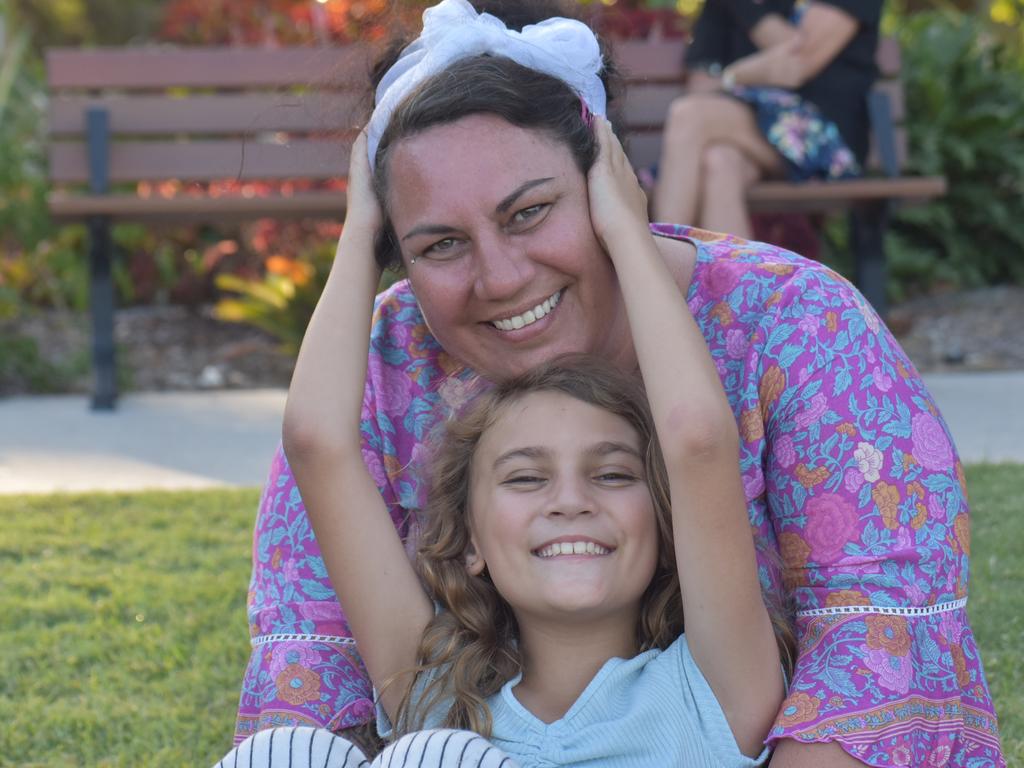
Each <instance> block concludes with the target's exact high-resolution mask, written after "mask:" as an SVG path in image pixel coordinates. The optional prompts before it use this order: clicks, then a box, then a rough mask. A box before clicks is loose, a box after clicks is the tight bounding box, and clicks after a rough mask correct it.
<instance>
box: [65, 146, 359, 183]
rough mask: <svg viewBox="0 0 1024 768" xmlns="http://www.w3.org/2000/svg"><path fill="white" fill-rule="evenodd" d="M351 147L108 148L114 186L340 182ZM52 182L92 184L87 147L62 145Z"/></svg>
mask: <svg viewBox="0 0 1024 768" xmlns="http://www.w3.org/2000/svg"><path fill="white" fill-rule="evenodd" d="M350 148H351V142H350V141H343V140H336V139H299V140H293V141H290V142H289V143H288V144H266V143H258V142H252V143H243V142H241V141H237V140H234V141H191V142H188V143H187V144H176V143H174V142H165V141H122V142H117V143H114V144H112V145H111V147H110V175H109V178H110V181H111V182H112V183H119V182H129V181H144V180H156V179H182V180H186V181H213V180H216V179H237V180H240V181H250V180H255V179H287V178H292V177H297V178H308V179H334V178H341V177H343V176H345V175H346V174H347V173H348V156H349V149H350ZM50 178H51V179H52V180H53V181H56V182H60V183H72V184H82V183H85V182H87V181H88V180H89V159H88V154H87V149H86V145H85V144H80V143H69V142H59V143H56V144H54V145H53V146H52V147H51V151H50Z"/></svg>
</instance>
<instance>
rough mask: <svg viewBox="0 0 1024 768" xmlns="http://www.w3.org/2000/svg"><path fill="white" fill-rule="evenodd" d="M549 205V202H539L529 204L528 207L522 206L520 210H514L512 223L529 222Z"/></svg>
mask: <svg viewBox="0 0 1024 768" xmlns="http://www.w3.org/2000/svg"><path fill="white" fill-rule="evenodd" d="M550 207H551V206H550V204H549V203H539V204H537V205H531V206H530V207H529V208H523V209H522V210H520V211H516V212H515V213H514V214H512V223H513V224H526V223H528V222H531V221H533V220H534V219H536V218H537V217H539V216H540V215H541V214H542V213H543V212H544V211H546V210H547V209H548V208H550Z"/></svg>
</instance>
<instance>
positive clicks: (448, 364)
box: [414, 350, 465, 380]
mask: <svg viewBox="0 0 1024 768" xmlns="http://www.w3.org/2000/svg"><path fill="white" fill-rule="evenodd" d="M437 364H438V366H439V367H440V368H441V370H442V371H444V375H445V376H451V375H452V374H453V373H455V372H456V371H461V370H462V369H463V368H464V367H465V366H464V365H463V364H462V363H460V362H459V361H458V360H456V359H455V358H454V357H452V356H451V355H449V354H448V353H447V352H445V351H443V350H442V351H441V352H439V353H438V355H437ZM416 375H417V376H419V373H417V374H416ZM414 380H415V379H414Z"/></svg>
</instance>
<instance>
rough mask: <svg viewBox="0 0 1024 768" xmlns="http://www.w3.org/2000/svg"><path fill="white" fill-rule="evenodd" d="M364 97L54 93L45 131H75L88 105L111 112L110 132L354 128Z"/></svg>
mask: <svg viewBox="0 0 1024 768" xmlns="http://www.w3.org/2000/svg"><path fill="white" fill-rule="evenodd" d="M365 103H366V97H365V95H363V94H359V93H355V92H342V93H332V92H319V93H316V92H313V93H222V94H197V95H189V96H184V97H168V96H162V95H150V94H147V95H143V96H131V97H129V96H125V95H123V94H122V95H115V96H87V95H80V94H72V95H60V96H56V97H55V98H54V99H53V101H52V103H51V104H50V116H49V118H50V120H49V128H50V135H51V136H54V137H60V138H70V137H75V136H80V135H81V134H82V133H83V132H84V130H85V126H84V125H83V123H82V115H83V114H84V113H85V110H86V109H87V108H89V107H102V108H105V109H107V110H108V112H109V113H110V122H111V127H112V130H113V131H114V132H115V134H136V135H143V136H146V135H170V134H177V133H186V134H198V135H202V134H211V133H212V134H221V133H227V134H249V133H254V132H259V131H291V132H296V133H316V132H331V131H338V130H346V129H348V130H355V129H357V128H358V125H357V121H356V120H355V116H356V115H358V114H360V113H361V111H362V110H363V109H365Z"/></svg>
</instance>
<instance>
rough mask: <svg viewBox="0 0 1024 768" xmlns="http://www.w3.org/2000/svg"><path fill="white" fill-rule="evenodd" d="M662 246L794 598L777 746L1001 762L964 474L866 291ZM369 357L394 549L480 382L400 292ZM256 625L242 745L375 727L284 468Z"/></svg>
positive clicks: (756, 510) (750, 257)
mask: <svg viewBox="0 0 1024 768" xmlns="http://www.w3.org/2000/svg"><path fill="white" fill-rule="evenodd" d="M654 229H655V232H656V233H657V234H660V235H663V236H670V237H682V238H687V239H689V240H691V241H692V242H694V243H695V244H696V245H697V247H698V262H697V266H696V269H695V272H694V279H693V282H692V285H691V287H690V289H689V294H688V296H687V302H688V303H689V306H690V309H691V310H692V311H693V314H694V316H695V317H696V318H697V321H698V323H699V324H700V326H701V328H702V329H703V331H704V335H705V338H706V339H707V343H708V346H709V347H710V349H711V354H712V356H713V357H714V360H715V363H716V365H717V367H718V372H719V375H720V376H721V379H722V383H723V385H724V387H725V391H726V393H727V395H728V397H729V401H730V402H731V403H732V406H733V410H734V411H735V414H736V419H737V422H738V424H739V426H740V434H741V440H742V452H741V458H740V469H741V472H742V476H743V484H744V487H745V489H746V495H747V499H748V503H749V511H750V521H751V524H752V526H753V529H754V531H755V535H756V536H757V538H758V542H759V544H760V549H761V551H762V554H761V555H760V556H759V557H760V558H761V564H760V565H761V567H760V572H761V577H762V580H763V581H764V582H765V583H766V584H767V585H769V586H773V587H775V588H781V585H784V586H785V588H786V589H787V590H788V591H789V592H790V593H791V594H792V595H793V597H794V598H795V602H796V607H797V618H796V629H797V635H798V637H799V645H800V649H799V657H798V659H797V663H796V671H795V674H794V677H793V680H792V681H791V684H790V686H789V694H788V696H787V698H786V700H785V701H784V702H783V705H782V707H781V709H780V711H779V715H778V719H777V720H776V722H775V725H774V727H773V728H772V731H771V733H770V735H769V737H768V739H769V741H770V742H774V741H777V740H778V739H783V738H789V739H797V740H800V741H837V742H839V743H840V744H841V745H842V746H843V748H844V749H845V750H846V751H847V752H849V753H850V754H851V755H853V756H854V757H856V758H857V759H859V760H860V761H862V762H864V763H866V764H868V765H873V766H894V765H895V766H935V767H937V768H941V766H947V765H949V766H968V765H969V766H972V768H985V767H986V766H991V767H993V768H997V767H999V766H1003V765H1005V762H1004V760H1003V758H1002V755H1001V752H1000V746H999V736H998V731H997V727H996V717H995V713H994V712H993V708H992V701H991V697H990V695H989V692H988V687H987V685H986V683H985V677H984V673H983V671H982V663H981V658H980V656H979V654H978V648H977V645H976V644H975V641H974V636H973V635H972V633H971V629H970V626H969V624H968V621H967V613H966V609H965V604H966V601H967V576H968V568H967V563H968V555H969V552H970V534H969V527H968V507H967V495H966V490H965V487H964V474H963V469H962V467H961V465H960V461H959V460H958V458H957V455H956V450H955V448H954V447H953V444H952V441H951V440H950V436H949V433H948V430H947V429H946V426H945V424H944V423H943V421H942V418H941V416H940V415H939V413H938V411H937V410H936V407H935V403H934V401H933V400H932V398H931V396H930V395H929V394H928V392H927V391H926V390H925V388H924V385H923V383H922V381H921V378H920V376H919V375H918V374H917V372H916V371H915V370H914V368H913V366H912V364H911V363H910V361H909V360H908V359H907V357H906V355H905V354H904V353H903V351H902V350H901V349H900V347H899V346H898V344H897V343H896V341H895V340H894V339H893V337H892V336H891V335H890V334H889V332H888V330H887V329H886V328H885V327H884V326H883V325H882V324H881V322H880V321H879V319H878V317H877V315H876V314H875V313H874V311H873V310H872V309H871V307H870V306H868V305H867V304H866V302H865V301H864V299H863V298H862V297H861V296H860V294H858V293H857V292H856V291H855V290H854V289H853V288H852V287H851V286H850V284H849V283H848V282H847V281H845V280H844V279H843V278H842V277H840V276H838V275H836V274H835V273H834V272H832V271H831V270H829V269H828V268H826V267H824V266H822V265H821V264H818V263H816V262H812V261H809V260H807V259H804V258H802V257H800V256H796V255H794V254H792V253H789V252H787V251H783V250H781V249H778V248H775V247H773V246H769V245H765V244H762V243H750V242H746V241H743V240H739V239H737V238H733V237H727V236H722V235H714V234H711V233H708V232H703V231H700V230H694V229H690V228H686V227H672V226H666V225H656V226H655V227H654ZM370 347H371V348H370V365H369V376H368V382H367V387H366V395H365V400H364V404H363V422H362V433H363V440H364V444H363V455H364V458H365V460H366V464H367V466H368V467H369V469H370V472H371V473H372V475H373V477H374V478H375V479H376V480H377V483H378V486H379V487H380V489H381V492H382V494H383V495H384V498H385V500H386V502H387V504H388V506H389V507H390V509H391V516H392V519H393V521H394V523H395V526H396V527H397V529H398V530H399V532H400V533H401V534H402V535H403V536H408V534H409V531H410V528H411V525H412V521H413V520H414V519H415V513H416V511H417V510H418V509H421V508H422V505H423V489H422V486H421V485H420V483H419V481H418V479H417V464H418V462H419V460H420V458H421V452H422V449H421V444H422V442H423V441H424V440H425V439H427V437H428V434H429V432H430V430H431V428H432V427H433V426H434V424H435V423H436V421H437V419H438V418H439V414H441V413H442V412H443V411H444V409H445V408H446V407H448V406H450V405H453V404H457V403H458V402H460V401H461V400H463V399H464V398H465V396H466V391H467V388H468V384H467V382H468V380H469V379H470V377H471V376H472V372H471V371H468V370H466V369H465V368H464V367H462V366H460V365H458V364H457V363H456V362H455V361H454V360H453V359H452V358H451V357H449V356H448V355H447V354H446V353H445V352H444V351H443V350H442V349H441V348H440V347H439V346H438V344H437V342H436V341H435V340H434V339H433V338H432V337H431V335H430V333H429V331H428V330H427V328H426V326H425V324H424V322H423V318H422V316H421V314H420V313H419V310H418V308H417V306H416V302H415V300H414V299H413V297H412V294H411V293H410V291H409V288H408V285H407V284H406V283H405V282H401V283H398V284H396V285H395V286H393V287H392V288H391V289H390V290H388V291H387V292H386V293H385V294H383V295H382V296H381V297H379V299H378V302H377V307H376V310H375V313H374V319H373V329H372V335H371V345H370ZM776 553H777V554H776ZM779 564H781V568H780V567H779ZM248 609H249V624H250V632H251V636H252V657H251V660H250V663H249V666H248V669H247V670H246V673H245V679H244V682H243V685H242V693H241V701H240V706H239V714H238V727H237V732H236V741H241V740H242V739H244V738H245V737H246V736H248V735H249V734H251V733H253V732H254V731H256V730H259V729H262V728H267V727H270V726H275V725H316V726H323V727H327V728H330V729H335V730H337V729H341V728H345V727H349V726H353V725H356V724H360V723H364V722H367V721H369V720H370V719H371V718H372V717H373V702H372V701H371V687H370V683H369V681H368V680H367V676H366V671H365V669H364V667H363V665H362V663H361V661H360V659H359V655H358V652H357V650H356V647H355V645H354V642H353V640H352V638H351V636H350V634H349V630H348V627H347V625H346V623H345V618H344V615H343V613H342V611H341V608H340V607H339V605H338V602H337V599H336V597H335V594H334V591H333V590H332V588H331V585H330V582H329V580H328V578H327V572H326V570H325V568H324V565H323V560H322V559H321V556H320V550H319V548H318V546H317V544H316V541H315V540H314V538H313V532H312V530H311V528H310V524H309V521H308V519H307V517H306V514H305V510H304V508H303V505H302V499H301V497H300V496H299V492H298V489H297V488H296V486H295V481H294V479H293V478H292V475H291V472H290V471H289V468H288V464H287V461H286V460H285V458H284V456H283V455H282V454H281V453H280V451H279V452H278V455H277V457H276V459H275V460H274V463H273V466H272V467H271V473H270V477H269V480H268V482H267V485H266V488H265V490H264V492H263V497H262V500H261V503H260V508H259V516H258V519H257V522H256V530H255V538H254V547H253V575H252V582H251V586H250V590H249V597H248Z"/></svg>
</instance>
